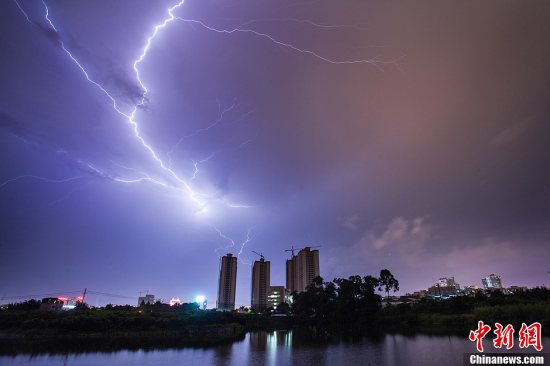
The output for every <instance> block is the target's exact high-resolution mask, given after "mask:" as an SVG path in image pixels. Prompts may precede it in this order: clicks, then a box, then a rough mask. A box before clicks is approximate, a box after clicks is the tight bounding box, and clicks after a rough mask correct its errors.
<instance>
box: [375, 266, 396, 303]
mask: <svg viewBox="0 0 550 366" xmlns="http://www.w3.org/2000/svg"><path fill="white" fill-rule="evenodd" d="M378 281H379V282H378V291H382V290H384V292H385V293H387V294H388V297H390V290H393V292H395V291H399V281H397V280H396V279H395V277H393V274H392V273H391V272H390V270H389V269H383V270H381V271H380V277H379V278H378Z"/></svg>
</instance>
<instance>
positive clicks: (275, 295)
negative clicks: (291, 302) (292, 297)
mask: <svg viewBox="0 0 550 366" xmlns="http://www.w3.org/2000/svg"><path fill="white" fill-rule="evenodd" d="M284 301H285V287H284V286H269V293H268V295H267V302H268V303H269V307H272V308H273V309H277V306H278V305H279V304H280V303H282V302H284Z"/></svg>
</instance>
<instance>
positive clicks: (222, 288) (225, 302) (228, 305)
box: [216, 253, 237, 311]
mask: <svg viewBox="0 0 550 366" xmlns="http://www.w3.org/2000/svg"><path fill="white" fill-rule="evenodd" d="M236 286H237V257H233V254H231V253H228V254H227V255H224V256H223V257H222V258H221V259H220V275H219V283H218V301H217V303H216V308H217V309H218V310H221V311H232V310H234V309H235V290H236Z"/></svg>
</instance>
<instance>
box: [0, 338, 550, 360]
mask: <svg viewBox="0 0 550 366" xmlns="http://www.w3.org/2000/svg"><path fill="white" fill-rule="evenodd" d="M548 340H549V339H548V338H545V339H544V340H543V346H544V347H550V345H548V344H547V343H549V342H548ZM513 351H514V352H521V351H524V350H519V349H514V350H513ZM527 351H529V350H527ZM471 352H474V345H473V343H471V342H470V341H468V340H467V339H466V338H465V337H457V336H425V335H417V336H402V335H386V336H383V337H381V338H380V339H378V340H372V339H359V340H340V341H334V342H330V343H319V342H317V343H314V342H312V341H311V339H306V340H304V339H303V338H302V337H300V336H299V334H298V333H295V332H292V331H274V332H254V333H249V334H247V335H246V337H245V338H244V340H241V341H237V342H234V343H231V344H223V345H218V346H215V347H202V348H201V347H195V348H183V349H162V350H137V351H131V350H124V351H117V352H111V353H107V352H92V353H69V354H66V355H48V354H45V355H44V354H40V355H32V356H29V355H17V356H11V357H10V356H0V365H2V366H4V365H5V366H12V365H31V366H45V365H48V366H49V365H60V366H61V365H66V366H95V365H115V366H126V365H141V366H153V365H155V366H159V365H160V366H162V365H170V366H171V365H201V366H202V365H219V366H233V365H268V366H269V365H300V366H301V365H334V364H337V365H338V364H340V365H356V364H359V365H389V366H393V365H442V364H444V365H446V366H452V365H462V362H463V355H464V353H471Z"/></svg>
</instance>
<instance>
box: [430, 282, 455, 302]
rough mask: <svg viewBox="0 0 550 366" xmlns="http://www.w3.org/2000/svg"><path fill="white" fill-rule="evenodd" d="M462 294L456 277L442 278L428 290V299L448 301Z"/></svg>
mask: <svg viewBox="0 0 550 366" xmlns="http://www.w3.org/2000/svg"><path fill="white" fill-rule="evenodd" d="M459 294H460V285H459V284H458V283H457V282H456V281H455V278H454V277H441V278H440V279H439V280H437V282H436V283H435V284H434V285H433V286H432V287H430V288H429V289H428V297H430V298H434V299H448V298H450V297H455V296H458V295H459Z"/></svg>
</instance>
